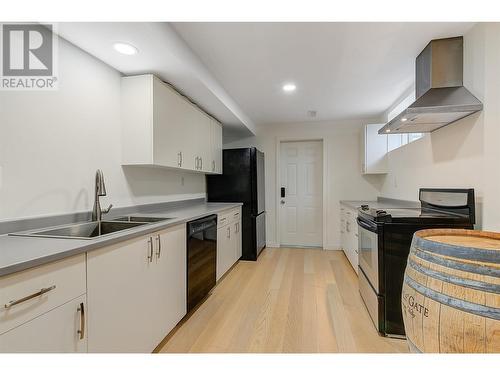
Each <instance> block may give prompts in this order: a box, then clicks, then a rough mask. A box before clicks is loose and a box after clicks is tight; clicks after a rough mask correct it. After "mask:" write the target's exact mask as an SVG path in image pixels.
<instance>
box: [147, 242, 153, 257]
mask: <svg viewBox="0 0 500 375" xmlns="http://www.w3.org/2000/svg"><path fill="white" fill-rule="evenodd" d="M148 246H149V254H148V260H149V262H150V263H151V262H152V261H153V238H152V237H149V240H148Z"/></svg>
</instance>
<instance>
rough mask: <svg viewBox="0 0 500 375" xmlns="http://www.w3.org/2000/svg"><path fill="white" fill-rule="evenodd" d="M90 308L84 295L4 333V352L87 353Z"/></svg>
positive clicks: (0, 346) (1, 342) (1, 345)
mask: <svg viewBox="0 0 500 375" xmlns="http://www.w3.org/2000/svg"><path fill="white" fill-rule="evenodd" d="M86 307H87V301H86V296H85V295H83V296H80V297H78V298H76V299H74V300H72V301H69V302H66V303H65V304H64V305H62V306H59V307H57V308H55V309H54V310H51V311H49V312H47V313H45V314H43V315H40V316H39V317H37V318H35V319H33V320H30V321H29V322H27V323H24V324H22V325H21V326H19V327H16V328H14V329H12V330H10V331H8V332H6V333H4V334H3V335H1V336H0V352H2V353H85V352H87V330H86V320H85V319H86V314H85V313H86Z"/></svg>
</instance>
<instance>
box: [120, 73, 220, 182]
mask: <svg viewBox="0 0 500 375" xmlns="http://www.w3.org/2000/svg"><path fill="white" fill-rule="evenodd" d="M121 106H122V145H123V151H122V152H123V154H122V163H123V164H124V165H155V166H162V167H168V168H180V169H185V170H192V171H199V172H205V173H221V172H217V168H215V169H216V170H215V171H213V169H214V160H215V163H216V161H217V160H219V159H221V158H222V129H221V130H220V131H219V132H217V133H215V132H214V125H213V124H214V123H215V124H217V126H218V127H219V128H220V127H221V125H220V124H219V123H218V122H216V121H215V120H214V119H213V118H212V117H210V116H209V115H207V114H206V113H205V112H203V111H202V110H201V109H200V108H198V107H197V106H195V105H194V104H193V103H191V102H190V101H189V100H187V99H186V98H185V97H183V96H181V95H180V94H179V93H178V92H176V91H175V90H174V89H173V88H172V87H170V86H169V85H168V84H166V83H165V82H163V81H161V80H160V79H159V78H157V77H155V76H154V75H152V74H145V75H139V76H132V77H124V78H122V103H121ZM215 150H218V151H215ZM218 153H220V155H218ZM221 170H222V169H221Z"/></svg>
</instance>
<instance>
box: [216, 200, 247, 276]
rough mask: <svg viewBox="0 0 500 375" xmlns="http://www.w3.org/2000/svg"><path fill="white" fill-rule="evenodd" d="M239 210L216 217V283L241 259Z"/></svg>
mask: <svg viewBox="0 0 500 375" xmlns="http://www.w3.org/2000/svg"><path fill="white" fill-rule="evenodd" d="M241 249H242V247H241V209H240V208H237V209H232V210H230V211H225V212H222V213H221V214H219V215H218V229H217V266H216V269H217V281H219V279H220V278H221V277H222V276H224V274H225V273H226V272H227V271H228V270H229V269H230V268H231V267H232V266H233V265H234V264H235V263H236V262H237V261H238V259H240V258H241Z"/></svg>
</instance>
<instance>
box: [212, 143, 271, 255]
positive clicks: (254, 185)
mask: <svg viewBox="0 0 500 375" xmlns="http://www.w3.org/2000/svg"><path fill="white" fill-rule="evenodd" d="M264 195H265V185H264V153H263V152H261V151H259V150H257V149H256V148H255V147H250V148H235V149H229V150H223V151H222V174H221V175H207V200H208V201H209V202H242V203H243V207H242V217H241V237H242V256H241V259H242V260H257V257H258V256H259V254H260V252H261V251H262V249H264V248H265V247H266V211H265V210H266V208H265V207H266V206H265V198H264Z"/></svg>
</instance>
